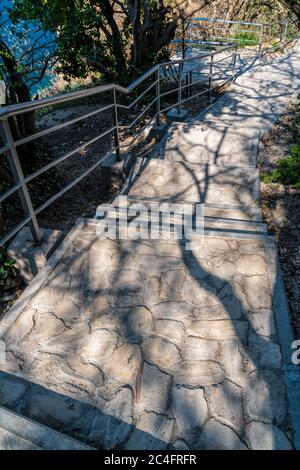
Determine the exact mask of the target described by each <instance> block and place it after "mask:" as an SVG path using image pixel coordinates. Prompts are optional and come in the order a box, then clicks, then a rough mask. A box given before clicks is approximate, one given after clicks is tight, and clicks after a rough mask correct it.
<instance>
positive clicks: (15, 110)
mask: <svg viewBox="0 0 300 470" xmlns="http://www.w3.org/2000/svg"><path fill="white" fill-rule="evenodd" d="M232 47H233V45H229V46H226V47H224V48H222V49H219V50H218V51H210V52H204V53H203V54H199V55H197V56H194V57H192V58H189V57H187V58H181V59H175V60H173V61H168V62H162V63H159V64H157V65H155V66H154V67H152V69H150V70H148V72H146V73H145V74H143V75H142V76H141V77H140V78H138V79H137V80H135V81H134V82H133V83H131V84H130V85H129V86H128V87H127V88H125V87H122V86H120V85H117V84H115V83H112V84H109V85H101V86H98V87H94V88H90V89H84V90H78V91H73V92H71V93H67V94H63V95H59V96H51V97H49V98H42V99H39V100H35V101H27V102H25V103H18V104H13V105H9V106H6V107H3V108H1V109H0V120H1V119H3V118H8V117H11V116H16V115H18V114H22V113H27V112H30V111H35V110H37V109H40V108H43V107H47V106H54V105H56V104H60V103H65V102H67V101H71V100H75V99H80V98H86V97H88V96H93V95H96V94H98V93H103V92H106V91H111V90H114V89H115V90H116V91H119V92H120V93H124V94H128V93H130V91H132V90H133V89H134V88H136V87H137V86H138V85H140V83H142V82H143V81H144V80H145V79H146V78H148V77H149V76H150V75H151V74H153V73H154V72H156V71H157V70H158V68H159V67H163V66H166V65H174V64H177V63H178V64H179V63H183V62H190V61H193V60H197V59H203V58H205V57H211V56H215V55H217V54H220V53H221V52H225V51H226V50H229V49H230V48H232Z"/></svg>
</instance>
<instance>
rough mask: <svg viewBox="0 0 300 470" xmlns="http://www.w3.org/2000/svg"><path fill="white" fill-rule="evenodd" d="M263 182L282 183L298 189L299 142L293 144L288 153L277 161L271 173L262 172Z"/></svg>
mask: <svg viewBox="0 0 300 470" xmlns="http://www.w3.org/2000/svg"><path fill="white" fill-rule="evenodd" d="M261 179H262V181H263V182H264V183H282V184H284V185H287V186H293V187H294V188H296V189H300V144H293V145H291V148H290V155H289V156H288V157H286V158H282V159H281V160H279V162H278V168H276V169H275V170H273V171H272V172H271V173H268V174H262V176H261Z"/></svg>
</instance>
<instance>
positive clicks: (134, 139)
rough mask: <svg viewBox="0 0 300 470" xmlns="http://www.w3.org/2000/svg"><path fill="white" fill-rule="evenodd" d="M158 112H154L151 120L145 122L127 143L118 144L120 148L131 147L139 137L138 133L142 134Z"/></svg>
mask: <svg viewBox="0 0 300 470" xmlns="http://www.w3.org/2000/svg"><path fill="white" fill-rule="evenodd" d="M159 114H160V112H156V113H155V114H154V115H153V116H152V117H151V120H150V121H149V122H147V124H145V125H144V126H143V127H142V128H141V129H140V130H139V132H138V133H137V134H135V136H134V138H133V139H132V140H131V141H130V143H128V144H122V145H120V148H122V149H124V148H128V147H131V146H132V144H133V143H134V142H135V141H136V140H137V139H138V138H139V137H140V135H142V134H143V133H144V132H145V130H146V129H147V127H149V125H151V122H154V121H155V119H156V117H157V116H158V115H159Z"/></svg>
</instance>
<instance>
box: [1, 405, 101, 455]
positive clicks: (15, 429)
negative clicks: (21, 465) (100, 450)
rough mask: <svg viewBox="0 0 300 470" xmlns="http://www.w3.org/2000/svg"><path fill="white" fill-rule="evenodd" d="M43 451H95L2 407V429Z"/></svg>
mask: <svg viewBox="0 0 300 470" xmlns="http://www.w3.org/2000/svg"><path fill="white" fill-rule="evenodd" d="M1 428H2V429H4V430H6V431H8V432H9V433H11V434H12V435H15V436H16V437H17V438H20V439H21V440H24V441H28V442H30V443H32V444H33V445H34V446H35V447H39V448H40V449H43V450H94V448H93V447H90V446H88V445H87V444H84V443H83V442H80V441H78V440H76V439H74V438H72V437H70V436H67V435H66V434H63V433H61V432H59V431H56V430H54V429H52V428H50V427H49V426H46V425H44V424H41V423H39V422H37V421H34V420H32V419H31V418H27V417H26V416H24V415H20V414H18V413H16V412H14V411H11V410H9V409H7V408H5V407H3V406H0V429H1Z"/></svg>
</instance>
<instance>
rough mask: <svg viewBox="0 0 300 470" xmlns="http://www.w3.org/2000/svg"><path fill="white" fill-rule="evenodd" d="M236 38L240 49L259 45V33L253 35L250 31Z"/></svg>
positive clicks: (238, 34) (239, 34)
mask: <svg viewBox="0 0 300 470" xmlns="http://www.w3.org/2000/svg"><path fill="white" fill-rule="evenodd" d="M235 38H236V39H237V43H238V44H239V46H240V47H246V46H257V45H258V38H257V33H252V32H250V31H249V32H248V33H247V32H240V33H237V34H236V35H235Z"/></svg>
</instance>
